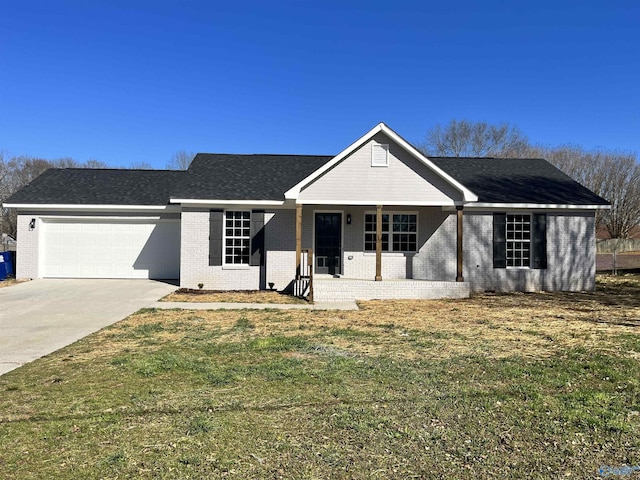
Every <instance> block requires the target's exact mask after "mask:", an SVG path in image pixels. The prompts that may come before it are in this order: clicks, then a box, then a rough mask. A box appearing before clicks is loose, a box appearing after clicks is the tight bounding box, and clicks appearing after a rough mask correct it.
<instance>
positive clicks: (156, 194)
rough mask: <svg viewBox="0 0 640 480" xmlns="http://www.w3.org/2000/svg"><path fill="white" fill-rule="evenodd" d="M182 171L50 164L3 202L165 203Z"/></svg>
mask: <svg viewBox="0 0 640 480" xmlns="http://www.w3.org/2000/svg"><path fill="white" fill-rule="evenodd" d="M185 175H186V172H184V171H171V170H116V169H113V170H112V169H88V168H50V169H49V170H46V171H45V172H44V173H42V174H41V175H40V176H38V177H36V178H35V179H34V180H33V181H32V182H31V183H29V184H27V185H26V186H24V187H23V188H21V189H20V190H18V191H17V192H16V193H14V194H13V195H11V196H10V197H9V198H7V200H5V203H29V204H62V205H166V204H168V203H169V197H170V193H171V190H172V189H173V188H174V187H175V185H176V184H177V183H178V182H179V181H180V179H182V177H184V176H185Z"/></svg>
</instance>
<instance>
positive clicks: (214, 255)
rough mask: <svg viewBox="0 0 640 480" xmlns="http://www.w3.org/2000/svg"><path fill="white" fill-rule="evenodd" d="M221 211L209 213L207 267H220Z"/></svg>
mask: <svg viewBox="0 0 640 480" xmlns="http://www.w3.org/2000/svg"><path fill="white" fill-rule="evenodd" d="M223 219H224V218H223V211H222V210H211V211H210V212H209V265H210V266H219V265H222V222H223Z"/></svg>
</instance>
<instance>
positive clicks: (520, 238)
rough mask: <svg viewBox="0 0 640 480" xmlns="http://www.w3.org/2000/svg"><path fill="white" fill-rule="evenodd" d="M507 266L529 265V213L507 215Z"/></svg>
mask: <svg viewBox="0 0 640 480" xmlns="http://www.w3.org/2000/svg"><path fill="white" fill-rule="evenodd" d="M506 221H507V228H506V234H507V267H529V266H531V215H522V214H515V215H514V214H509V215H507V220H506Z"/></svg>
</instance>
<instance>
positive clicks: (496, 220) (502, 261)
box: [493, 213, 507, 268]
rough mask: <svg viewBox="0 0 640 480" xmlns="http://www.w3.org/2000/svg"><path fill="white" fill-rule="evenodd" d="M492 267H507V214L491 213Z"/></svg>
mask: <svg viewBox="0 0 640 480" xmlns="http://www.w3.org/2000/svg"><path fill="white" fill-rule="evenodd" d="M493 268H507V214H506V213H494V214H493Z"/></svg>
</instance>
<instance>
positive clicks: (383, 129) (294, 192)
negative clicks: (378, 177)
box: [285, 122, 477, 201]
mask: <svg viewBox="0 0 640 480" xmlns="http://www.w3.org/2000/svg"><path fill="white" fill-rule="evenodd" d="M379 133H383V134H385V135H387V136H388V137H389V138H390V139H391V140H392V141H393V142H394V143H395V144H397V145H398V146H399V147H400V148H402V149H404V150H405V151H406V152H407V153H408V154H410V155H412V156H413V157H414V158H415V159H417V160H418V161H420V162H421V163H423V164H424V165H425V166H427V167H428V168H430V169H431V170H432V171H433V172H434V173H436V174H437V175H439V176H440V177H441V178H442V179H443V180H444V181H445V182H447V183H449V184H450V185H451V186H452V187H454V188H455V189H457V190H458V191H459V192H460V193H461V194H462V196H463V198H464V200H465V201H475V200H477V197H476V195H475V194H474V193H473V192H472V191H470V190H469V189H468V188H466V187H465V186H464V185H462V184H461V183H460V182H458V181H457V180H456V179H455V178H453V177H451V176H450V175H449V174H448V173H446V172H445V171H443V170H441V169H440V168H439V167H438V166H436V165H435V164H433V163H432V162H431V161H430V160H429V159H428V158H427V157H425V156H424V155H423V154H422V153H420V152H419V151H418V150H417V149H416V148H415V147H414V146H413V145H411V144H410V143H409V142H407V141H406V140H405V139H404V138H402V137H401V136H400V135H398V134H397V133H396V132H394V131H393V130H391V129H390V128H389V127H388V126H386V125H385V124H384V123H382V122H381V123H379V124H378V125H376V126H375V127H373V128H372V129H371V130H369V131H368V132H367V133H365V134H364V135H363V136H362V137H360V138H359V139H358V140H356V141H355V142H353V143H352V144H351V145H349V146H348V147H347V148H345V149H344V150H343V151H342V152H340V153H339V154H338V155H336V156H335V157H333V159H332V160H331V161H330V162H327V163H326V164H324V165H323V166H322V167H321V168H319V169H318V170H316V171H315V172H313V173H312V174H310V175H309V176H308V177H306V178H304V179H303V180H302V181H300V182H298V183H297V184H296V185H295V186H293V187H292V188H290V189H289V190H288V191H287V192H286V193H285V198H287V199H297V198H298V196H299V195H300V191H301V190H302V189H303V188H304V187H306V186H308V185H309V184H310V183H311V182H313V181H315V180H316V179H317V178H319V177H320V176H321V175H323V174H324V173H325V172H327V171H328V170H330V169H331V168H334V167H335V166H336V165H337V164H338V163H340V162H342V161H343V160H344V159H345V158H347V157H348V156H349V155H351V154H353V153H354V152H355V151H356V150H357V149H359V148H360V147H361V146H362V145H363V144H365V143H366V142H368V141H370V140H371V139H372V138H373V137H374V136H375V135H377V134H379Z"/></svg>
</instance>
